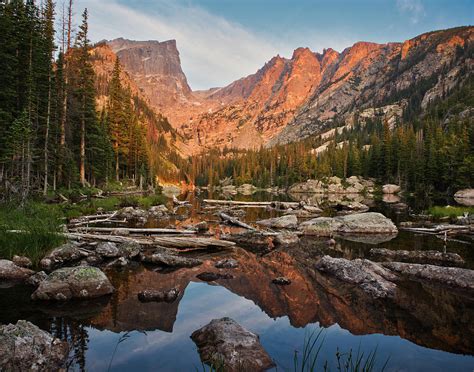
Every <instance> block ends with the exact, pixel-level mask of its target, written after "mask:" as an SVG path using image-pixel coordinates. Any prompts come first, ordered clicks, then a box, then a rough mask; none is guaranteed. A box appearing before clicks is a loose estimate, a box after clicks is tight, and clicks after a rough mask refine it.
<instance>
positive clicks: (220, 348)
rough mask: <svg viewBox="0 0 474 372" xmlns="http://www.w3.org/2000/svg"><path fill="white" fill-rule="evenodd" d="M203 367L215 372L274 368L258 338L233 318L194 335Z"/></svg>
mask: <svg viewBox="0 0 474 372" xmlns="http://www.w3.org/2000/svg"><path fill="white" fill-rule="evenodd" d="M191 339H192V340H193V341H194V342H195V343H196V345H197V347H198V349H199V354H200V356H201V360H202V362H203V363H207V364H209V365H212V366H213V367H215V368H216V369H219V370H224V371H229V372H237V371H252V372H259V371H265V370H267V369H269V368H271V367H274V363H273V361H272V359H271V358H270V356H269V355H268V353H267V352H266V351H265V349H263V347H262V345H261V344H260V340H259V337H258V336H257V335H256V334H254V333H252V332H250V331H248V330H246V329H245V328H243V327H242V326H241V325H239V324H238V323H237V322H236V321H235V320H233V319H230V318H222V319H214V320H212V321H211V322H210V323H209V324H208V325H206V326H204V327H202V328H201V329H198V330H197V331H195V332H194V333H193V334H192V335H191Z"/></svg>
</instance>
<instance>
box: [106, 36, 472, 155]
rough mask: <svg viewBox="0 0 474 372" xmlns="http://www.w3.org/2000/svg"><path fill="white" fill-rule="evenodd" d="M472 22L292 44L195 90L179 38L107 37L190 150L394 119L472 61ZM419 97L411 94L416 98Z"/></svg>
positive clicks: (439, 90)
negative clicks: (312, 45) (396, 36)
mask: <svg viewBox="0 0 474 372" xmlns="http://www.w3.org/2000/svg"><path fill="white" fill-rule="evenodd" d="M473 41H474V27H459V28H453V29H449V30H442V31H436V32H429V33H426V34H423V35H420V36H417V37H415V38H413V39H411V40H407V41H405V42H399V43H387V44H376V43H369V42H358V43H356V44H354V45H353V46H351V47H349V48H346V49H345V50H344V51H342V52H340V53H339V52H337V51H335V50H333V49H325V50H324V51H323V52H322V53H315V52H313V51H311V50H309V49H308V48H298V49H296V50H295V51H294V53H293V55H292V57H291V58H283V57H281V56H276V57H274V58H272V59H271V60H270V61H268V62H267V63H266V64H265V65H264V66H263V67H262V68H261V69H260V70H259V71H257V72H256V73H255V74H252V75H249V76H247V77H244V78H242V79H239V80H237V81H235V82H233V83H231V84H230V85H228V86H226V87H223V88H214V89H210V90H208V91H195V92H193V91H192V90H191V89H190V87H189V85H188V83H187V80H186V77H185V75H184V73H183V71H182V69H181V65H180V59H179V53H178V50H177V47H176V42H175V41H166V42H162V43H160V42H157V41H145V42H134V41H129V40H124V39H117V40H113V41H110V42H107V43H108V45H110V47H111V48H112V50H114V51H115V52H116V53H117V55H118V57H119V58H120V60H121V62H122V64H123V65H124V67H125V69H126V71H127V72H128V73H129V74H130V76H131V77H132V78H133V80H134V81H135V82H136V84H137V86H138V87H139V88H140V89H141V90H142V91H143V93H144V94H145V95H146V96H148V98H149V99H150V102H151V105H152V106H153V107H155V108H157V109H159V110H160V111H161V112H163V113H164V114H165V115H166V116H167V117H168V119H169V121H170V123H171V125H172V126H173V127H174V128H176V129H177V130H178V132H180V133H181V134H182V135H183V137H184V139H185V142H186V146H184V145H183V147H182V151H183V152H184V153H186V154H193V153H198V152H201V151H203V150H205V149H209V148H214V147H219V148H224V147H236V148H245V149H251V148H259V147H260V146H262V145H265V146H272V145H275V144H278V143H288V142H293V141H298V140H301V139H303V138H305V137H307V136H310V135H314V134H318V133H322V132H323V131H325V130H326V129H327V128H328V127H333V126H334V125H350V124H351V123H352V122H354V118H355V117H356V116H358V115H362V116H364V117H365V118H370V117H371V116H374V115H380V113H382V115H386V119H387V120H390V122H391V124H393V123H395V122H396V121H397V120H399V119H400V116H401V115H402V114H403V112H404V110H405V109H406V107H407V106H409V107H410V108H413V107H418V108H420V109H424V108H426V106H427V105H428V103H429V102H430V101H433V100H435V99H437V98H440V97H442V96H443V95H444V94H446V93H447V92H448V91H449V90H450V89H452V88H453V87H454V86H456V85H458V84H459V83H460V82H461V81H462V80H464V79H465V78H466V77H467V76H468V75H469V74H471V73H472V70H473V58H472V55H473ZM415 101H416V102H415Z"/></svg>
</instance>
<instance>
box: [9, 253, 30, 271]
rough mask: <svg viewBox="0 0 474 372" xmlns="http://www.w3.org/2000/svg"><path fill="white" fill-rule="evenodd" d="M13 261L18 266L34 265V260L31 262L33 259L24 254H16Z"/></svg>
mask: <svg viewBox="0 0 474 372" xmlns="http://www.w3.org/2000/svg"><path fill="white" fill-rule="evenodd" d="M12 262H13V263H14V264H15V265H17V266H20V267H25V268H27V269H29V268H30V267H31V266H33V262H31V260H30V259H29V258H28V257H24V256H16V255H15V256H13V258H12Z"/></svg>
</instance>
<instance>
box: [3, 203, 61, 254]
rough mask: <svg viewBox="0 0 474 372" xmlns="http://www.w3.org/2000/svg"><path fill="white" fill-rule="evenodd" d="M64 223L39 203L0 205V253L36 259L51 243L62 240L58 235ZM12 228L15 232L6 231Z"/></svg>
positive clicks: (56, 244)
mask: <svg viewBox="0 0 474 372" xmlns="http://www.w3.org/2000/svg"><path fill="white" fill-rule="evenodd" d="M62 223H64V220H63V219H62V215H61V213H59V211H58V210H57V209H56V208H54V207H52V206H50V205H46V204H43V203H35V202H29V203H27V204H25V205H24V206H23V207H18V206H17V205H14V204H8V205H3V206H1V207H0V257H1V258H7V259H11V258H12V257H13V256H14V255H15V254H17V255H22V256H27V257H29V258H31V259H32V260H33V262H35V263H37V262H38V260H40V259H41V258H42V257H43V256H44V254H45V253H46V252H47V251H48V250H49V249H51V248H52V247H55V246H58V245H60V244H61V243H63V242H64V238H63V237H61V236H60V235H58V232H60V230H61V224H62ZM11 230H15V231H17V232H10V231H11Z"/></svg>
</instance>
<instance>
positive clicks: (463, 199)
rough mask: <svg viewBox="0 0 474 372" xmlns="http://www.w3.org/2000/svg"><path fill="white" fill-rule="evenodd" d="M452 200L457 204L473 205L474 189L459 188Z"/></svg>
mask: <svg viewBox="0 0 474 372" xmlns="http://www.w3.org/2000/svg"><path fill="white" fill-rule="evenodd" d="M454 200H456V202H457V203H458V204H461V205H465V206H467V207H472V206H474V189H464V190H459V191H458V192H457V193H456V194H454Z"/></svg>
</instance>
